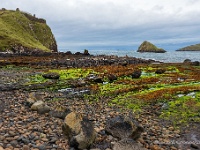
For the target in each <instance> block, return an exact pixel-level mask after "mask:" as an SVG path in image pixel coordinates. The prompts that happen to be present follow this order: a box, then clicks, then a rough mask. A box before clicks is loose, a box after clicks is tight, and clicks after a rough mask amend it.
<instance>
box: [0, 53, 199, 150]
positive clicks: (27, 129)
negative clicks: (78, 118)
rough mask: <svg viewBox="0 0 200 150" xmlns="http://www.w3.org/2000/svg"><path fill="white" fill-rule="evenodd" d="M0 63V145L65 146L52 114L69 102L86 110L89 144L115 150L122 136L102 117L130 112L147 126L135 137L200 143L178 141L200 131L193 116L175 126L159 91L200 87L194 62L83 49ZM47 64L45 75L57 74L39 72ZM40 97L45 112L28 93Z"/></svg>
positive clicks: (163, 145) (156, 142)
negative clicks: (93, 135)
mask: <svg viewBox="0 0 200 150" xmlns="http://www.w3.org/2000/svg"><path fill="white" fill-rule="evenodd" d="M58 56H59V57H58ZM0 65H1V69H0V81H1V83H0V89H1V91H0V112H1V115H0V117H1V119H0V127H1V128H0V148H1V147H3V148H4V149H6V148H10V149H14V148H18V149H20V148H22V147H23V148H29V149H35V150H38V149H63V150H64V149H70V145H69V141H68V139H67V137H66V136H65V135H64V134H63V131H62V125H63V118H62V119H61V118H58V116H56V115H58V113H61V114H63V113H64V112H65V111H66V109H67V110H70V111H73V112H76V113H78V114H81V115H82V116H86V117H88V119H89V120H90V121H91V122H92V123H93V124H94V129H95V131H96V132H97V137H96V140H95V141H94V143H93V144H92V145H91V146H90V148H91V149H92V148H93V149H97V150H104V149H106V148H107V149H110V150H112V149H113V146H114V145H115V144H114V143H119V142H120V140H121V139H120V138H117V137H115V136H113V135H110V134H108V133H107V132H106V122H107V121H108V120H109V119H112V118H115V117H117V116H119V115H123V116H129V114H132V115H133V116H134V120H135V121H136V122H138V124H140V125H142V127H143V128H144V132H142V133H141V136H140V138H138V139H137V140H136V141H137V144H138V143H139V145H141V146H140V148H145V149H150V150H156V149H158V150H171V149H173V150H181V149H186V148H192V147H195V146H196V147H200V144H199V143H197V142H196V143H190V144H184V142H183V141H188V142H189V141H192V137H193V135H195V136H196V137H197V138H198V137H199V136H200V135H199V134H198V133H199V125H198V124H196V123H192V122H190V123H188V126H184V124H178V125H176V126H175V125H173V122H172V121H173V120H167V119H164V118H161V117H160V115H161V114H162V112H164V110H165V109H166V110H167V109H168V107H169V104H168V103H167V101H162V99H163V98H165V99H166V100H168V99H173V100H175V99H176V98H177V95H178V96H179V95H180V93H179V92H181V93H182V95H184V96H185V95H186V97H187V94H190V95H192V96H194V92H198V91H199V87H198V85H199V81H200V79H199V76H198V75H199V74H198V73H199V66H194V65H193V64H191V63H162V62H158V61H153V60H144V59H138V58H134V57H118V56H114V55H112V56H106V55H101V56H91V55H82V54H78V55H75V54H68V55H66V54H63V55H61V54H60V55H57V54H53V55H50V56H16V55H15V56H7V57H1V56H0ZM138 69H140V70H142V72H141V77H139V78H133V77H134V76H133V72H135V71H138ZM185 70H186V72H185ZM51 71H53V72H54V74H50V75H54V76H55V75H59V78H55V79H45V78H44V76H43V75H44V74H48V73H52V72H51ZM155 72H157V73H158V74H157V73H155ZM50 77H51V78H52V76H50ZM192 85H194V86H192ZM186 87H187V88H188V89H187V88H186ZM176 90H177V91H176ZM160 91H162V92H160ZM173 91H175V93H173ZM88 92H89V94H88ZM171 92H172V93H171ZM84 94H88V95H84ZM126 94H127V95H126ZM165 94H167V95H165ZM131 96H133V97H131ZM137 99H138V100H139V101H136V100H137ZM39 100H42V101H43V102H44V103H45V105H47V106H48V107H49V108H50V112H45V113H41V112H39V111H32V110H31V105H30V101H33V102H36V101H39ZM134 100H135V101H134ZM173 100H172V101H173ZM141 102H144V105H143V104H142V103H141ZM146 102H147V103H146ZM194 104H195V103H194ZM166 105H168V106H166ZM42 111H44V110H42ZM170 111H171V110H170ZM65 115H67V114H65ZM62 117H63V116H62ZM175 121H176V120H175ZM177 122H178V121H177ZM186 131H188V132H186ZM173 141H176V142H175V143H176V144H174V143H173ZM137 144H135V146H137ZM71 148H72V147H71Z"/></svg>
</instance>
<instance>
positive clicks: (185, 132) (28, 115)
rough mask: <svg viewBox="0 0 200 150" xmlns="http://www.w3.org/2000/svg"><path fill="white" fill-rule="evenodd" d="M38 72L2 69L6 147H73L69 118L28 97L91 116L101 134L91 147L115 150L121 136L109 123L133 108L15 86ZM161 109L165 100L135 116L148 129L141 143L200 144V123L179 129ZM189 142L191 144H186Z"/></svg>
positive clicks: (162, 146) (1, 142)
mask: <svg viewBox="0 0 200 150" xmlns="http://www.w3.org/2000/svg"><path fill="white" fill-rule="evenodd" d="M37 71H38V70H37ZM35 72H36V70H34V69H33V70H28V71H27V70H26V71H24V72H19V71H18V70H12V69H8V70H5V69H1V71H0V86H1V90H2V89H3V90H2V91H0V150H1V149H7V150H17V149H23V150H28V149H35V150H38V149H39V150H45V149H50V150H66V149H70V147H69V145H68V140H67V139H66V137H65V136H64V135H63V132H62V124H63V120H62V119H59V118H56V117H52V116H51V115H50V114H49V113H47V114H38V113H37V112H34V111H31V110H30V107H29V105H28V104H27V100H28V99H35V100H43V101H45V103H46V104H47V105H48V106H50V107H51V109H52V110H60V109H63V108H68V109H70V110H71V111H75V112H78V113H80V114H82V115H84V116H88V118H89V119H90V120H91V121H93V122H94V124H95V130H96V131H97V133H98V136H97V138H96V141H95V143H94V144H93V145H92V146H91V149H96V150H104V149H107V150H110V149H111V147H112V144H113V143H114V142H117V141H118V139H116V138H114V137H112V136H111V135H107V134H106V133H105V130H104V129H105V121H106V120H107V119H108V118H112V117H114V116H116V115H119V114H123V115H126V114H129V113H130V111H128V110H127V109H123V108H122V107H119V106H112V107H111V106H109V105H108V103H107V100H106V99H101V100H100V101H98V102H95V103H90V102H89V101H87V100H83V99H82V98H81V97H73V96H71V97H68V96H66V95H65V94H63V93H62V92H50V91H48V90H45V89H44V90H24V89H14V88H13V87H12V85H13V86H15V85H17V83H18V82H23V81H22V80H21V79H22V78H23V77H24V76H26V75H27V74H31V73H35ZM15 82H16V83H15ZM5 83H6V86H5ZM12 83H15V84H12ZM161 107H162V105H161V104H152V105H150V106H147V107H145V108H144V109H143V111H142V112H141V113H139V114H137V115H135V116H134V117H135V119H136V120H137V121H138V122H139V123H140V124H141V125H142V126H143V127H144V129H145V131H144V133H142V136H141V138H139V139H138V142H140V143H141V144H142V145H143V146H144V147H145V148H147V149H151V150H178V149H179V150H189V149H191V150H193V149H198V148H200V146H199V145H200V142H199V139H200V135H199V125H198V124H193V125H188V126H186V127H185V128H183V129H182V128H175V127H174V126H173V125H172V124H170V123H169V122H166V121H163V120H162V119H160V118H159V115H158V114H159V111H160V109H161ZM188 141H189V142H191V143H186V142H188ZM198 142H199V143H198Z"/></svg>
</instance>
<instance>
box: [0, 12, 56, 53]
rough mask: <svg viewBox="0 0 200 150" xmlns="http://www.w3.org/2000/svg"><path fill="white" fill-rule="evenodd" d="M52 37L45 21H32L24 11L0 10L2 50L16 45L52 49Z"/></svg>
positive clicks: (0, 46)
mask: <svg viewBox="0 0 200 150" xmlns="http://www.w3.org/2000/svg"><path fill="white" fill-rule="evenodd" d="M52 38H53V35H52V33H51V30H50V28H49V27H48V26H47V25H46V24H45V23H40V22H37V21H31V20H29V19H28V18H27V17H26V16H25V15H24V14H23V13H22V12H18V11H8V10H6V11H2V10H0V51H5V50H6V49H11V48H12V47H13V46H15V45H18V46H21V45H22V46H23V47H26V48H30V49H39V50H43V51H50V49H49V46H50V45H51V44H52V41H53V40H52Z"/></svg>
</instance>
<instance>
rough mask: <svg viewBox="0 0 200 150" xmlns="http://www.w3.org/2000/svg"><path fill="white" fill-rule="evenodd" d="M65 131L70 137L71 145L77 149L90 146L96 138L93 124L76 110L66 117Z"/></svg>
mask: <svg viewBox="0 0 200 150" xmlns="http://www.w3.org/2000/svg"><path fill="white" fill-rule="evenodd" d="M63 132H64V134H65V135H66V136H67V137H68V139H69V144H70V146H71V147H74V148H76V149H87V148H89V146H90V145H91V144H92V143H93V142H94V140H95V138H96V132H95V130H94V126H93V124H92V123H91V122H90V121H89V120H88V119H87V118H82V117H81V116H80V115H79V114H77V113H75V112H71V113H70V114H68V115H67V116H66V117H65V120H64V124H63Z"/></svg>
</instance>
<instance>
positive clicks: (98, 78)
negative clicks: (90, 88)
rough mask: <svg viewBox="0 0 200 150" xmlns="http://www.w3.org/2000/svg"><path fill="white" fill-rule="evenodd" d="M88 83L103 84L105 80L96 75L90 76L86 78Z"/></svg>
mask: <svg viewBox="0 0 200 150" xmlns="http://www.w3.org/2000/svg"><path fill="white" fill-rule="evenodd" d="M86 80H87V81H89V82H95V83H103V79H102V78H101V77H98V76H96V75H93V74H91V75H89V76H88V77H87V78H86Z"/></svg>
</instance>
